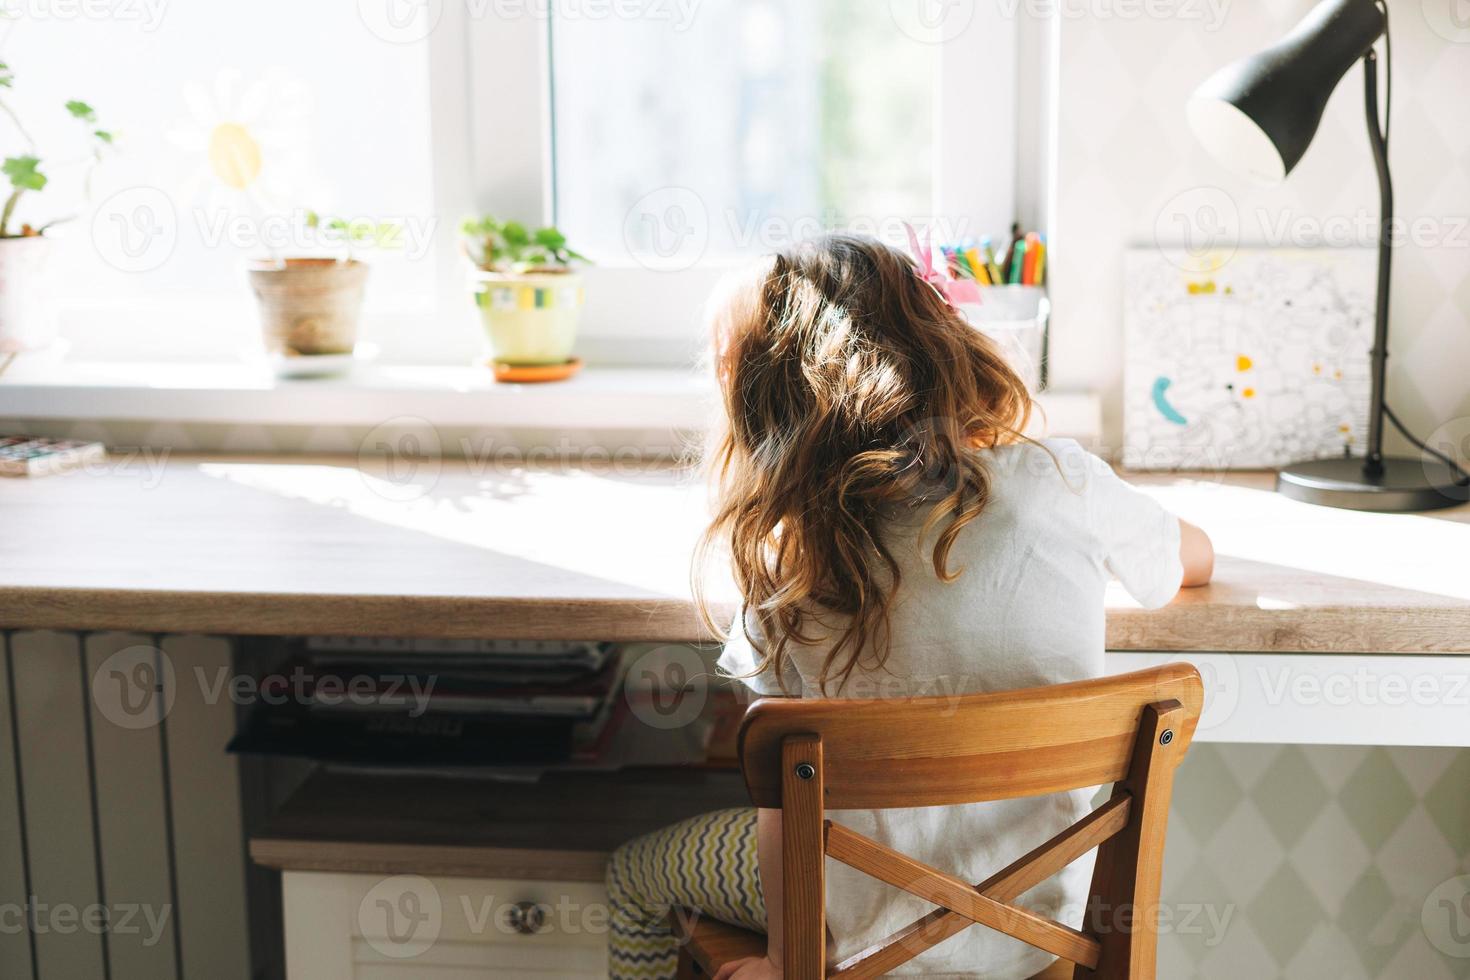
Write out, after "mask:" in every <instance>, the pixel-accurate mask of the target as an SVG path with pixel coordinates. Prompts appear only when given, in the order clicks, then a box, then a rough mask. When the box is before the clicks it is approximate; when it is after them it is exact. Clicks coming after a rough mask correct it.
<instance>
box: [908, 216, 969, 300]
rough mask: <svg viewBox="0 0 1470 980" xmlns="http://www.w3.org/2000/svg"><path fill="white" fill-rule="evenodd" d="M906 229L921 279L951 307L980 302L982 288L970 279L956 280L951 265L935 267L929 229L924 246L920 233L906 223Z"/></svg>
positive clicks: (944, 264)
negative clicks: (950, 272) (951, 272)
mask: <svg viewBox="0 0 1470 980" xmlns="http://www.w3.org/2000/svg"><path fill="white" fill-rule="evenodd" d="M903 226H904V228H906V229H907V230H908V233H909V250H910V251H911V252H913V254H914V263H915V264H916V265H917V266H918V269H917V270H915V271H917V272H918V274H919V278H920V279H922V280H924V281H925V282H927V283H928V284H929V285H931V286H933V287H934V291H935V292H937V293H938V294H939V296H940V298H941V299H943V300H944V301H945V302H946V303H948V304H949V305H950V306H958V305H960V304H961V303H978V302H980V287H979V286H978V285H976V284H975V283H974V282H972V281H971V280H969V279H956V278H955V277H954V276H952V275H950V274H949V263H948V262H940V263H939V265H938V266H937V267H936V266H935V265H934V245H933V243H932V242H931V241H930V237H929V229H927V228H925V229H924V244H923V245H922V246H921V245H920V244H919V233H918V232H917V231H915V230H914V226H913V225H911V224H909V223H908V222H904V225H903Z"/></svg>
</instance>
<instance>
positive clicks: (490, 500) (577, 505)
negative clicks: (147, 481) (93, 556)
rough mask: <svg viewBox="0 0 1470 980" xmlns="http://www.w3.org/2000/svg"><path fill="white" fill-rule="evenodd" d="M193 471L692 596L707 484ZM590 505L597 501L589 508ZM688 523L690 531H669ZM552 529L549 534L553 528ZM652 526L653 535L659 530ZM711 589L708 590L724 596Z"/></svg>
mask: <svg viewBox="0 0 1470 980" xmlns="http://www.w3.org/2000/svg"><path fill="white" fill-rule="evenodd" d="M199 471H200V472H201V473H202V474H204V475H205V476H208V477H211V478H213V479H219V480H225V481H228V482H231V483H234V484H237V485H240V486H246V487H250V488H251V489H255V490H260V491H264V492H268V493H274V494H277V495H279V496H281V497H285V498H290V499H295V500H302V501H305V502H308V503H311V504H315V505H317V506H321V507H329V508H333V509H336V510H340V511H344V512H346V513H349V514H352V515H353V516H355V517H359V518H363V519H367V520H371V521H376V522H378V523H381V524H385V525H389V526H392V527H397V528H401V529H404V530H409V531H414V532H417V533H421V534H426V535H429V536H432V537H435V538H439V539H442V540H445V541H452V542H454V543H455V544H458V545H463V546H467V547H473V548H479V549H483V550H485V551H491V552H495V553H497V554H500V555H506V556H510V557H513V558H520V559H524V560H526V561H531V562H536V563H538V564H540V565H546V566H551V567H555V568H560V569H565V570H567V571H569V572H576V573H580V574H583V575H589V576H594V577H596V578H599V579H603V580H605V581H612V582H618V583H622V584H624V585H627V586H630V587H634V588H638V589H642V590H647V591H649V592H653V593H657V594H660V595H664V596H669V597H673V598H687V597H688V595H689V581H688V576H687V570H688V569H689V558H690V556H689V554H688V553H687V551H683V550H681V551H680V553H679V554H670V553H669V549H671V548H686V547H687V544H688V542H692V541H693V540H694V537H695V535H697V534H698V531H699V527H700V522H701V521H702V520H703V515H704V510H703V493H702V488H699V487H688V486H683V485H680V484H679V483H677V482H676V481H675V480H673V479H672V478H671V479H669V480H667V481H664V482H661V483H651V482H650V481H648V480H639V479H626V478H620V476H619V474H618V473H617V472H616V469H615V468H614V469H611V470H609V471H608V472H607V473H606V474H604V473H600V472H595V471H592V470H588V469H583V468H577V467H571V466H559V467H546V468H534V467H503V468H502V467H494V466H489V465H486V466H484V467H482V468H480V471H479V472H475V471H474V469H473V468H471V467H466V466H455V467H453V470H452V472H440V468H439V467H438V465H437V464H435V465H425V466H424V468H423V469H421V470H420V471H418V472H416V473H411V472H409V471H407V470H400V471H399V472H397V473H394V471H393V470H392V469H391V468H388V469H385V470H383V471H382V472H381V473H377V474H375V473H367V472H363V471H361V470H359V469H358V468H357V467H355V466H351V465H320V464H315V465H306V464H303V465H294V464H288V465H281V464H266V463H201V464H200V466H199ZM589 502H592V503H593V505H592V506H589ZM678 525H683V526H685V527H687V528H688V533H687V534H669V533H667V531H668V529H669V527H670V526H678ZM548 527H554V528H556V529H557V530H556V533H554V534H548V533H547V532H546V529H547V528H548ZM654 532H659V533H654ZM719 597H720V594H719V593H717V594H716V596H715V598H719Z"/></svg>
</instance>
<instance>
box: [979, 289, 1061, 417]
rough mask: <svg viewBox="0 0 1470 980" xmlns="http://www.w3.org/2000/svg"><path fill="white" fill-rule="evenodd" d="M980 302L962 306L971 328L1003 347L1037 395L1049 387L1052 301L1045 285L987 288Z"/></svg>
mask: <svg viewBox="0 0 1470 980" xmlns="http://www.w3.org/2000/svg"><path fill="white" fill-rule="evenodd" d="M980 295H981V297H982V300H981V302H979V303H966V304H964V305H962V306H960V308H959V310H960V315H961V316H963V317H964V318H965V319H966V320H967V321H969V323H970V325H971V326H973V327H975V328H976V329H978V330H979V331H980V332H981V333H983V334H985V335H986V336H987V337H989V338H990V339H991V340H994V341H995V342H996V343H997V344H999V345H1000V348H1001V350H1002V351H1003V352H1004V353H1005V355H1006V358H1007V360H1009V361H1010V363H1011V367H1012V368H1014V369H1015V371H1016V373H1017V374H1019V375H1020V376H1021V378H1022V379H1023V380H1024V381H1025V382H1026V386H1027V387H1028V388H1030V389H1031V390H1032V391H1033V392H1037V391H1041V390H1042V389H1043V388H1045V387H1046V328H1047V321H1048V320H1049V319H1050V318H1051V302H1050V300H1048V299H1047V296H1046V289H1045V287H1042V286H985V287H982V288H981V290H980Z"/></svg>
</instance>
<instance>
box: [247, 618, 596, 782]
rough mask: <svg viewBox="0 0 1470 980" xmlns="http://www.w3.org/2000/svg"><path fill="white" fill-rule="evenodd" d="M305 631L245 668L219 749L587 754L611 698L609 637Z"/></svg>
mask: <svg viewBox="0 0 1470 980" xmlns="http://www.w3.org/2000/svg"><path fill="white" fill-rule="evenodd" d="M399 642H401V643H402V644H404V652H402V653H395V652H392V649H391V647H392V646H393V644H391V643H390V644H388V646H389V647H390V649H389V650H388V651H386V652H385V651H384V650H383V647H384V644H383V643H382V642H381V641H362V640H353V639H334V638H330V637H322V638H315V639H311V640H308V641H306V642H305V643H304V644H302V645H301V647H300V648H299V649H297V650H295V651H293V653H292V654H291V656H290V657H289V658H288V659H287V660H286V661H285V663H283V664H282V665H280V666H279V667H277V668H276V669H274V670H272V671H270V672H269V673H268V674H266V675H265V676H263V677H260V678H258V679H257V688H258V691H259V695H258V698H257V701H258V703H257V704H256V706H255V707H254V709H253V710H252V711H251V713H250V715H249V717H248V719H247V721H246V724H245V725H244V727H243V729H242V731H241V732H240V734H239V735H237V737H236V738H235V740H234V741H233V742H232V743H231V745H230V749H231V751H237V752H247V753H260V754H268V755H290V756H299V757H305V758H310V759H315V760H318V761H325V762H335V763H347V764H354V765H361V766H370V767H386V768H395V767H408V768H416V769H422V768H426V767H428V768H442V767H453V768H459V767H524V766H542V767H544V766H550V765H555V764H560V763H567V762H571V761H576V760H579V759H581V760H588V759H593V758H596V757H597V755H598V754H599V753H600V752H601V750H602V749H603V748H604V747H605V744H606V741H607V738H608V737H609V736H610V734H611V729H612V727H614V725H613V723H614V721H615V719H616V717H617V716H618V712H617V711H616V710H615V708H616V707H617V706H618V705H619V704H620V703H621V702H622V700H623V699H622V698H621V696H620V694H621V685H622V679H623V663H622V660H623V658H622V650H621V648H620V647H619V646H618V645H616V644H611V643H547V642H540V643H505V642H472V643H456V642H455V641H439V642H434V641H399Z"/></svg>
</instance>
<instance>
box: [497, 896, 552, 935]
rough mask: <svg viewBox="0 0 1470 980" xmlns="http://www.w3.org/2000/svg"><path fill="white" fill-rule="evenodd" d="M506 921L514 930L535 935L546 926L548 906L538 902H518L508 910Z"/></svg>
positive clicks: (522, 933)
mask: <svg viewBox="0 0 1470 980" xmlns="http://www.w3.org/2000/svg"><path fill="white" fill-rule="evenodd" d="M505 922H506V924H507V925H509V926H510V928H511V929H512V930H513V931H514V932H518V933H520V934H521V935H523V936H533V935H535V934H536V933H538V932H540V931H541V930H542V929H544V928H546V906H544V905H542V904H540V903H538V902H517V903H515V904H514V905H512V906H511V907H510V908H508V909H507V910H506V912H505Z"/></svg>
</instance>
